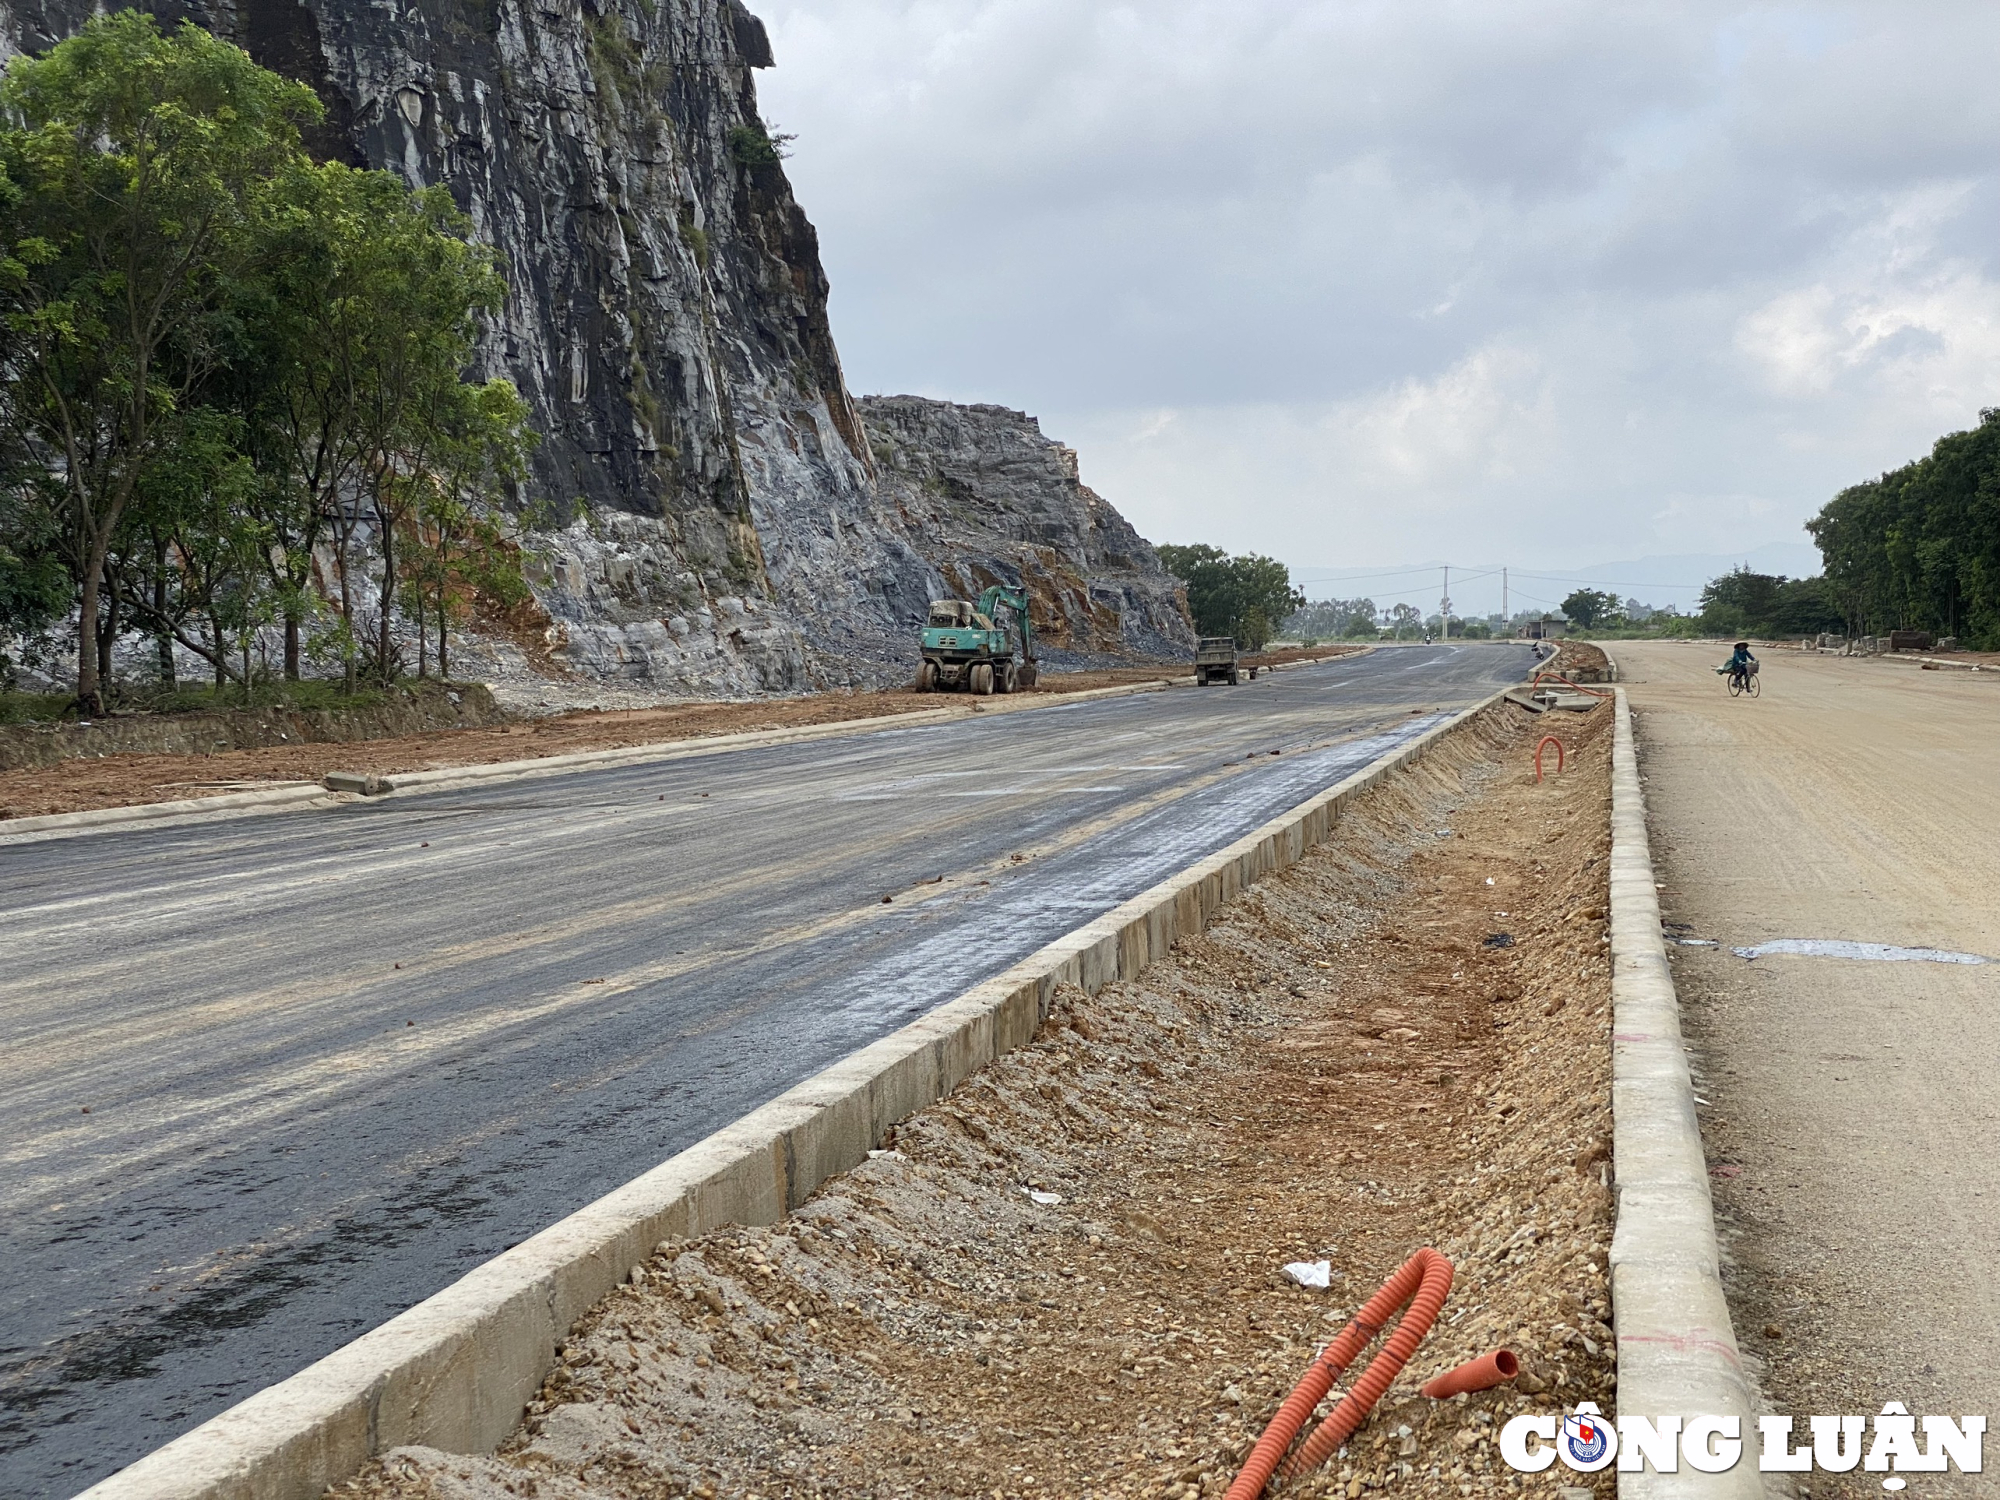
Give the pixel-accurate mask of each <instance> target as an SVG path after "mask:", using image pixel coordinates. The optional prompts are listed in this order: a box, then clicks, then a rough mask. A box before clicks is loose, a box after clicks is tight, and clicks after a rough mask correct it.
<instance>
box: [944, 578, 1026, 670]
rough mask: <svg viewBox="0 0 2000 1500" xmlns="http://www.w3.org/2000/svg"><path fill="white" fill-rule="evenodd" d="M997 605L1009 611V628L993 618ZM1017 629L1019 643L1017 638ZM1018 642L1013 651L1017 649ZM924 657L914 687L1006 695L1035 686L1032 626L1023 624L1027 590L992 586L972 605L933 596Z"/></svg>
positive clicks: (966, 602)
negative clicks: (1011, 624) (1011, 620)
mask: <svg viewBox="0 0 2000 1500" xmlns="http://www.w3.org/2000/svg"><path fill="white" fill-rule="evenodd" d="M1002 605H1005V606H1006V607H1007V608H1008V609H1009V610H1011V611H1012V612H1013V615H1014V626H1015V628H1014V629H1010V628H1009V627H1008V626H1006V625H1003V624H1000V623H998V622H997V621H996V620H995V618H994V616H995V614H996V613H997V612H998V610H999V609H1000V607H1001V606H1002ZM1017 633H1018V641H1017V639H1016V636H1017ZM1017 646H1018V653H1017ZM922 652H923V661H922V663H921V664H920V665H919V666H918V667H917V691H918V692H920V693H937V692H946V691H959V692H967V693H977V694H979V695H981V696H984V695H986V694H988V693H1011V692H1013V691H1014V690H1015V689H1017V688H1031V687H1033V686H1034V685H1035V679H1036V676H1037V675H1038V668H1037V666H1036V663H1035V630H1034V626H1032V625H1031V624H1030V623H1029V622H1028V591H1027V590H1026V589H1017V588H1009V587H1008V586H1007V585H1005V584H995V585H994V586H993V587H992V588H989V589H987V590H986V591H985V592H984V593H982V594H981V595H980V596H979V601H978V602H977V603H976V604H975V603H972V602H970V601H968V600H964V599H936V600H933V601H932V602H931V608H930V615H929V617H928V618H927V619H926V621H925V623H924V634H923V644H922Z"/></svg>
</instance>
